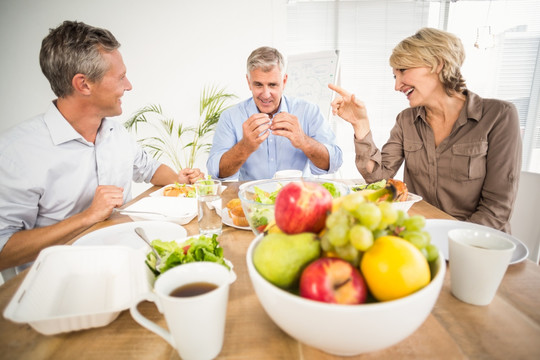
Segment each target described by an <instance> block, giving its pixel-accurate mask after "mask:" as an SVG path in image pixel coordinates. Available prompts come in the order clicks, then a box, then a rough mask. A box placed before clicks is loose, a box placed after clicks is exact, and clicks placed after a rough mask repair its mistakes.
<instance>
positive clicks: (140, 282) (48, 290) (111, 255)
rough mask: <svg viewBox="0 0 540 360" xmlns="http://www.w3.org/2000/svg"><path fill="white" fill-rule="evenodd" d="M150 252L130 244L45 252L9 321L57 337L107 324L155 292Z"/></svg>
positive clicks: (57, 248)
mask: <svg viewBox="0 0 540 360" xmlns="http://www.w3.org/2000/svg"><path fill="white" fill-rule="evenodd" d="M145 256H146V251H143V250H142V249H132V248H128V247H124V246H69V245H58V246H51V247H49V248H46V249H44V250H42V251H41V252H40V254H39V256H38V258H37V260H36V261H35V262H34V264H33V265H32V267H31V268H30V270H29V272H28V274H27V275H26V277H25V279H24V280H23V282H22V284H21V285H20V286H19V289H18V290H17V292H16V293H15V295H14V296H13V297H12V299H11V301H10V302H9V304H8V306H7V307H6V309H5V310H4V317H5V318H6V319H9V320H11V321H13V322H16V323H28V324H29V325H30V326H32V327H33V328H34V329H35V330H36V331H38V332H40V333H42V334H45V335H52V334H58V333H62V332H69V331H75V330H82V329H88V328H93V327H100V326H105V325H108V324H109V323H111V322H112V321H113V320H115V319H116V317H117V316H118V315H119V314H120V312H121V311H123V310H126V309H128V308H130V306H131V305H132V303H133V302H134V301H135V300H136V299H137V298H138V297H139V296H140V295H141V294H143V293H146V292H148V291H149V290H150V289H151V286H152V285H151V284H152V282H153V275H152V273H151V272H150V270H149V269H148V267H147V266H146V264H145V262H144V260H145Z"/></svg>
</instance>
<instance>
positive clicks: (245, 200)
mask: <svg viewBox="0 0 540 360" xmlns="http://www.w3.org/2000/svg"><path fill="white" fill-rule="evenodd" d="M300 181H305V182H314V183H317V184H321V185H322V184H324V183H332V184H334V186H335V187H336V189H337V190H338V191H339V193H340V196H345V195H347V194H349V193H350V192H351V189H350V188H349V186H348V185H346V184H344V183H342V182H339V181H334V180H328V179H319V178H285V179H272V180H256V181H250V182H247V183H244V184H242V185H240V188H239V189H238V197H239V198H240V201H241V202H242V208H243V209H244V213H245V214H246V218H247V220H248V222H249V226H250V227H251V230H253V232H254V233H255V235H259V234H260V233H261V232H262V231H264V229H265V226H266V225H261V220H265V221H266V223H270V222H272V221H274V204H261V203H259V202H257V201H255V200H254V199H255V195H256V194H255V188H259V189H262V190H264V191H266V192H268V193H272V192H274V191H275V190H277V189H279V188H281V187H283V186H285V185H287V184H288V183H290V182H300ZM263 222H264V221H263ZM266 223H265V224H266ZM261 230H262V231H261Z"/></svg>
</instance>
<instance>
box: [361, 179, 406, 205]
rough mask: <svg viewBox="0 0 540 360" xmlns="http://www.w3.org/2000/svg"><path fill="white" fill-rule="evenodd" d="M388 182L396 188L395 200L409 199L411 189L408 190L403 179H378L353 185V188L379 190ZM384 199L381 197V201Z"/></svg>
mask: <svg viewBox="0 0 540 360" xmlns="http://www.w3.org/2000/svg"><path fill="white" fill-rule="evenodd" d="M388 184H392V185H393V186H394V188H395V189H396V196H395V198H394V201H407V198H408V196H409V191H408V190H407V185H406V184H405V183H404V182H403V181H401V180H396V179H388V180H385V179H383V180H381V181H377V182H374V183H371V184H363V185H356V186H353V188H352V190H353V191H364V190H379V189H382V188H384V187H385V186H387V185H388ZM384 200H386V199H385V198H381V201H384Z"/></svg>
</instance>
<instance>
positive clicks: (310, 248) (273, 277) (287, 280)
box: [253, 233, 321, 289]
mask: <svg viewBox="0 0 540 360" xmlns="http://www.w3.org/2000/svg"><path fill="white" fill-rule="evenodd" d="M320 253H321V247H320V242H319V240H318V239H317V235H316V234H314V233H301V234H296V235H287V234H280V233H275V234H268V235H266V236H265V237H264V238H263V239H262V240H261V242H260V243H259V244H258V245H257V247H256V248H255V251H254V253H253V264H254V265H255V268H256V269H257V271H259V273H260V274H261V275H262V276H263V277H264V278H265V279H266V280H268V281H270V282H271V283H272V284H274V285H276V286H279V287H280V288H284V289H286V288H290V287H291V286H293V285H295V284H296V283H297V282H298V279H299V278H300V274H301V272H302V270H303V269H304V267H305V266H307V264H309V263H310V262H312V261H313V260H315V259H317V258H319V256H320Z"/></svg>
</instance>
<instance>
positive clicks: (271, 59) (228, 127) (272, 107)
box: [206, 47, 343, 180]
mask: <svg viewBox="0 0 540 360" xmlns="http://www.w3.org/2000/svg"><path fill="white" fill-rule="evenodd" d="M246 78H247V81H248V85H249V89H250V90H251V93H252V94H253V97H251V98H249V99H247V100H245V101H243V102H241V103H239V104H237V105H236V106H234V107H232V108H230V109H227V110H226V111H224V112H223V113H222V115H221V117H220V119H219V122H218V125H217V127H216V132H215V135H214V140H213V145H212V149H211V150H210V155H209V157H208V161H207V163H206V167H207V169H208V173H209V174H210V175H212V177H214V178H221V179H234V178H238V179H239V180H256V179H269V178H272V177H273V176H274V174H275V173H276V171H279V170H290V169H295V170H302V171H305V172H307V168H308V167H309V170H310V172H311V174H314V175H324V174H331V173H334V172H336V171H337V170H338V169H339V167H340V166H341V164H342V163H343V159H342V152H341V149H340V148H339V147H338V146H337V145H336V144H335V135H334V133H333V131H332V129H331V128H330V125H329V124H328V122H327V121H326V120H325V119H324V117H323V115H322V114H321V112H320V110H319V108H318V106H317V105H315V104H311V103H309V102H307V101H304V100H301V99H294V98H290V97H287V96H284V95H283V90H284V89H285V84H286V83H287V75H286V74H285V69H284V61H283V56H282V55H281V54H280V53H279V51H277V50H276V49H273V48H270V47H261V48H258V49H256V50H254V51H253V52H252V53H251V55H250V56H249V58H248V60H247V75H246Z"/></svg>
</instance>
